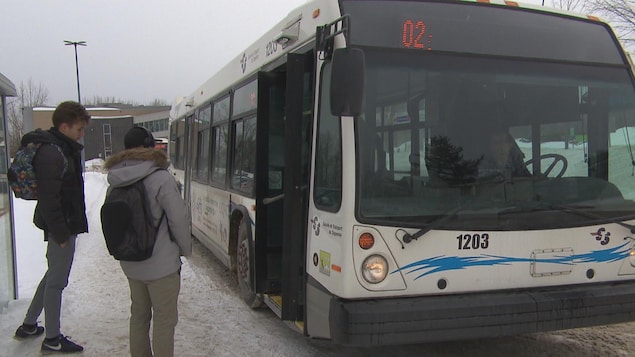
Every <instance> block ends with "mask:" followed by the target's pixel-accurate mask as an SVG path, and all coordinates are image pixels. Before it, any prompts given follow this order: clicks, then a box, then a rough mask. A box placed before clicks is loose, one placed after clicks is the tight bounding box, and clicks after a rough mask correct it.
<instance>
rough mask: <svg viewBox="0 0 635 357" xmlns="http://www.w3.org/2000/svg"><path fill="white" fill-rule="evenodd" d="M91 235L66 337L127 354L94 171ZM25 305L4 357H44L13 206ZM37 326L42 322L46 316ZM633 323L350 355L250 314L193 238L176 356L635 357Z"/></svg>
mask: <svg viewBox="0 0 635 357" xmlns="http://www.w3.org/2000/svg"><path fill="white" fill-rule="evenodd" d="M85 181H86V203H87V208H88V219H89V225H90V233H88V234H84V235H81V236H80V237H79V239H78V241H77V242H78V243H77V251H76V254H75V262H74V265H73V269H72V271H71V276H70V283H69V286H68V287H67V289H66V290H65V291H64V300H63V307H62V332H63V333H65V334H66V335H68V336H71V337H72V339H73V340H74V341H76V342H78V343H80V344H82V345H83V346H84V347H85V351H84V353H83V354H82V355H83V356H91V357H92V356H95V357H105V356H108V357H111V356H115V357H118V356H127V355H129V354H128V314H129V296H128V284H127V281H126V278H125V276H124V275H123V273H122V272H121V269H120V267H119V264H118V263H117V262H116V261H115V260H114V259H112V258H111V257H110V256H109V255H108V252H107V250H106V247H105V244H104V241H103V237H102V236H101V225H100V221H99V208H100V206H101V202H102V201H103V198H104V195H105V190H106V186H107V183H106V176H105V175H104V174H102V173H99V172H87V173H86V175H85ZM15 206H16V232H17V238H16V240H17V253H18V254H17V261H18V279H19V289H20V290H19V295H20V297H19V299H18V300H15V301H12V302H11V303H9V306H8V307H7V308H5V309H3V310H2V312H1V313H0V356H2V357H26V356H36V355H39V354H40V343H41V341H42V337H38V338H35V339H31V340H26V341H17V340H14V339H13V338H12V337H13V334H14V332H15V329H16V328H17V326H18V325H19V324H20V323H21V322H22V319H23V318H24V313H25V311H26V309H27V307H28V305H29V303H30V300H31V296H32V294H33V291H34V289H35V286H36V285H37V283H38V282H39V280H40V278H41V275H42V274H43V272H44V270H45V264H46V260H45V258H44V249H45V246H46V245H45V243H44V242H43V241H42V233H41V232H40V231H39V230H38V229H36V228H35V227H34V226H33V225H32V223H31V218H32V214H33V203H32V202H26V201H22V200H15ZM40 320H41V321H42V322H43V316H41V318H40ZM634 331H635V323H627V324H620V325H613V326H600V327H595V328H584V329H577V330H570V331H559V332H552V333H536V334H526V335H521V336H512V337H501V338H492V339H479V340H471V341H453V342H444V343H432V344H419V345H408V346H384V347H373V348H350V347H343V346H338V345H335V344H333V343H331V342H329V341H322V340H313V339H309V338H306V337H304V336H302V335H300V334H298V333H296V332H294V331H293V330H292V329H290V328H288V327H287V326H286V325H285V324H284V323H283V322H282V321H280V320H279V319H278V318H277V317H276V316H275V315H274V314H273V313H272V312H271V311H270V310H268V309H266V308H263V309H258V310H251V309H249V308H248V307H246V306H245V304H243V303H242V301H241V300H240V298H239V297H238V294H237V291H236V287H235V284H234V283H233V280H232V278H231V275H230V274H229V272H228V271H227V269H225V268H224V267H223V266H222V265H221V264H220V263H219V262H218V260H216V259H214V258H213V257H212V256H211V254H210V253H209V252H208V251H207V250H205V248H204V247H203V246H202V245H201V244H199V243H198V242H197V241H194V254H193V256H192V257H189V258H187V259H184V264H183V269H182V285H181V295H180V298H179V324H178V325H177V327H176V334H175V355H176V356H181V357H197V356H292V357H302V356H307V357H308V356H320V357H322V356H332V357H344V356H346V357H351V356H353V357H355V356H358V357H361V356H390V355H398V356H400V357H401V356H501V357H502V356H515V357H525V356H558V357H561V356H572V357H573V356H575V357H580V356H635V332H634Z"/></svg>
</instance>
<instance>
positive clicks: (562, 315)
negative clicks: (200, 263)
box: [168, 0, 635, 346]
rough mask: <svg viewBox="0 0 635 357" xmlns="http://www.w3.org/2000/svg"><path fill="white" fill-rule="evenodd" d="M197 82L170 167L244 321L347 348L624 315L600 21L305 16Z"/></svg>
mask: <svg viewBox="0 0 635 357" xmlns="http://www.w3.org/2000/svg"><path fill="white" fill-rule="evenodd" d="M210 40H213V39H212V38H211V39H210ZM183 55H184V57H183V58H188V57H189V56H196V51H195V49H192V50H191V51H189V52H184V53H183ZM201 83H202V85H201V86H200V87H199V88H197V89H195V90H194V91H193V92H192V93H191V94H190V95H189V96H186V97H183V98H181V99H180V100H178V101H176V102H175V103H174V104H173V106H172V108H171V113H170V138H169V145H168V146H169V155H170V160H171V162H172V164H173V166H174V174H175V176H176V177H177V179H178V180H180V182H182V183H183V195H184V198H185V199H186V201H187V202H188V204H189V207H190V209H191V217H192V232H193V235H194V236H195V237H196V239H198V240H199V241H200V242H202V243H203V245H204V246H205V247H206V248H207V249H209V250H210V251H211V252H213V253H214V255H215V256H217V257H218V258H219V260H220V261H221V262H222V263H223V264H225V265H226V266H227V267H228V268H229V269H231V271H232V272H233V273H234V274H235V277H236V282H237V284H238V290H239V291H240V296H241V297H242V299H243V300H244V302H245V303H246V304H247V305H248V306H250V307H252V308H257V307H260V306H263V307H265V306H266V307H267V308H269V309H271V310H272V311H273V312H275V314H277V315H278V316H279V318H280V319H281V320H283V321H284V322H285V323H287V324H288V325H289V326H291V327H292V328H294V329H296V330H297V331H299V332H301V333H302V334H304V335H306V336H308V337H310V338H318V339H328V340H331V341H333V342H334V343H336V344H341V345H349V346H373V345H391V344H409V343H424V342H431V341H447V340H459V339H472V338H481V337H492V336H505V335H517V334H524V333H533V332H538V331H552V330H562V329H571V328H578V327H588V326H597V325H604V324H613V323H621V322H627V321H633V320H635V248H634V244H635V202H634V199H635V176H634V173H635V158H634V156H633V145H635V91H634V88H635V87H634V83H635V82H634V77H633V69H632V68H631V65H630V61H629V57H628V56H627V54H626V53H625V51H624V49H623V48H622V47H621V45H620V43H619V41H618V39H617V38H616V36H615V34H614V33H613V32H612V30H611V28H610V26H609V25H607V24H606V23H604V22H602V21H600V20H599V19H597V18H595V17H593V16H579V15H575V14H570V13H565V12H560V11H555V10H547V9H546V8H543V7H532V6H529V5H527V6H524V5H522V4H518V3H516V2H513V1H494V0H491V1H487V0H478V1H474V0H472V1H467V0H466V1H450V0H448V1H433V0H396V1H392V0H391V1H388V0H314V1H310V2H307V3H305V4H304V5H301V6H300V7H298V8H296V9H295V10H292V11H290V12H289V13H288V16H287V17H286V18H284V19H283V20H282V21H280V22H279V23H278V24H277V25H276V26H275V27H273V28H271V29H270V30H268V31H266V32H265V33H264V34H263V35H262V36H261V37H260V39H259V40H257V41H256V42H255V43H253V44H252V45H251V46H249V47H248V48H246V49H245V50H244V51H242V52H241V53H240V54H239V55H238V56H236V57H235V58H234V60H233V61H231V62H230V63H228V64H227V65H226V66H225V67H223V68H222V69H221V70H219V71H218V72H217V73H216V74H214V75H213V76H212V77H211V78H209V79H203V80H202V81H201ZM631 133H633V136H632V138H631Z"/></svg>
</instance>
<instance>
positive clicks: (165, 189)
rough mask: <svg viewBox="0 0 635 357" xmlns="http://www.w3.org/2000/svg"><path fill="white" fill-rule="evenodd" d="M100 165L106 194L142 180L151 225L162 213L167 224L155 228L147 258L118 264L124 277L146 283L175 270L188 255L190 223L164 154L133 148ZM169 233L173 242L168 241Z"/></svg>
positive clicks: (155, 222) (156, 222)
mask: <svg viewBox="0 0 635 357" xmlns="http://www.w3.org/2000/svg"><path fill="white" fill-rule="evenodd" d="M104 166H105V168H106V169H108V183H109V184H110V188H109V189H108V191H110V189H111V188H112V187H120V186H127V185H130V184H132V183H134V182H137V181H139V180H142V179H143V180H144V181H143V183H144V186H145V188H146V197H148V199H149V200H150V205H151V208H152V216H153V218H154V222H153V223H154V225H155V226H156V225H158V224H159V220H160V219H161V216H162V213H163V211H165V217H164V218H163V219H164V220H166V219H167V223H168V224H167V225H166V224H165V222H164V223H163V224H161V226H160V227H159V230H158V232H157V239H156V242H155V245H154V250H153V251H152V256H151V257H150V258H148V259H146V260H144V261H140V262H129V261H120V263H121V268H122V269H123V272H124V274H126V276H127V277H128V278H131V279H135V280H144V281H150V280H156V279H160V278H163V277H165V276H168V275H170V274H172V273H175V272H176V271H178V270H179V269H180V268H181V258H180V256H181V255H182V256H188V255H190V254H192V239H191V231H190V227H191V225H190V223H191V220H190V216H189V214H188V210H187V207H186V205H185V202H184V201H183V199H182V198H181V193H180V192H179V189H178V186H177V183H176V180H175V179H174V177H172V175H171V174H170V173H169V172H168V171H167V170H166V168H167V167H168V159H167V157H166V155H165V154H164V153H163V152H162V151H160V150H155V149H152V148H134V149H129V150H125V151H122V152H119V153H117V154H115V155H112V156H111V157H110V158H108V160H106V163H105V165H104ZM168 226H169V227H170V230H169V231H168ZM170 232H171V233H172V236H173V238H174V240H171V239H170Z"/></svg>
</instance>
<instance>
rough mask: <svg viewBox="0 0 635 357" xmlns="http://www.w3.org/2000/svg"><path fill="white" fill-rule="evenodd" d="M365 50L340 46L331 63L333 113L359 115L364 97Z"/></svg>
mask: <svg viewBox="0 0 635 357" xmlns="http://www.w3.org/2000/svg"><path fill="white" fill-rule="evenodd" d="M364 67H365V65H364V51H362V50H361V49H359V48H338V49H336V50H335V51H334V52H333V60H332V63H331V98H330V99H331V114H333V115H335V116H358V115H361V114H362V101H363V98H364Z"/></svg>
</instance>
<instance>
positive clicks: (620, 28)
mask: <svg viewBox="0 0 635 357" xmlns="http://www.w3.org/2000/svg"><path fill="white" fill-rule="evenodd" d="M587 6H588V8H589V9H590V10H591V11H592V12H593V13H594V14H597V15H599V16H601V17H602V18H604V19H606V20H607V21H608V22H609V23H610V24H611V26H612V27H613V29H614V30H615V32H616V34H617V36H618V38H619V39H620V41H622V43H623V44H624V45H625V47H627V48H633V45H635V1H633V0H592V1H589V2H588V4H587Z"/></svg>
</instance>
